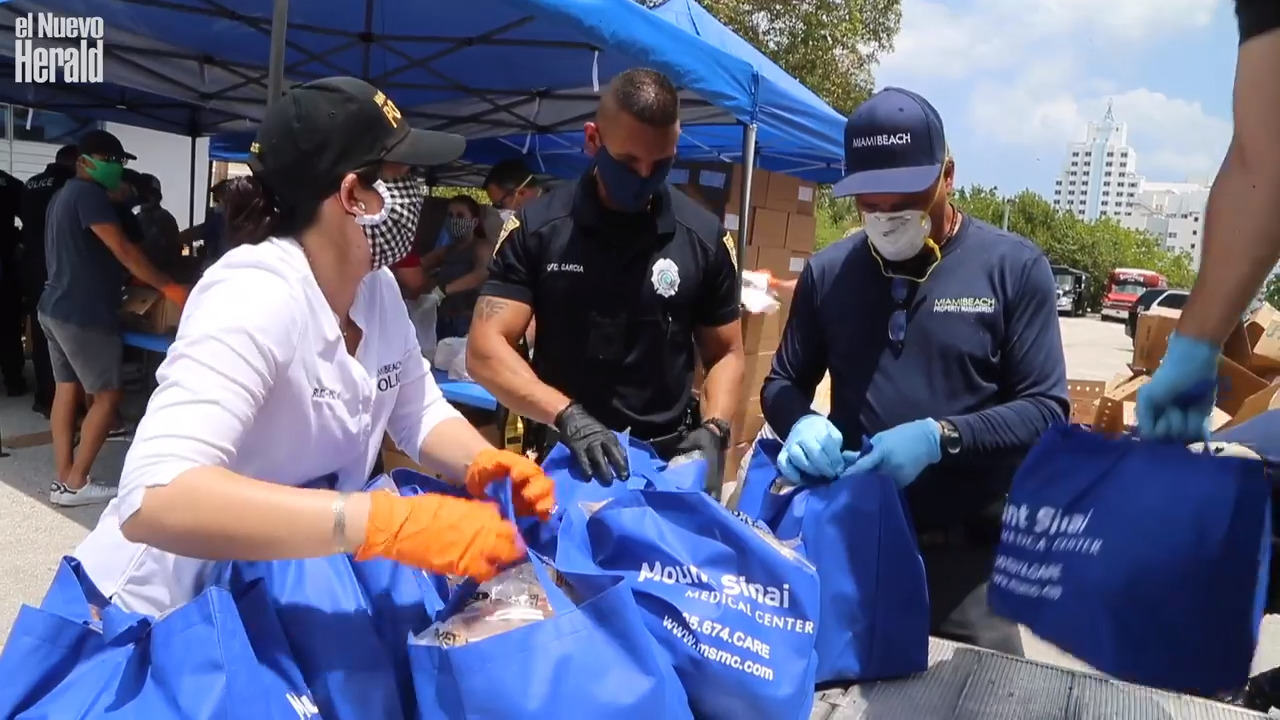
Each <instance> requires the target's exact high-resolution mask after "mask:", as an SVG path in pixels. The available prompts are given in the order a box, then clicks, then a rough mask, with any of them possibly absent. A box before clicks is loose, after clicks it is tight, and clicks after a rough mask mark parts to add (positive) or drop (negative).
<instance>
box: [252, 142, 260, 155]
mask: <svg viewBox="0 0 1280 720" xmlns="http://www.w3.org/2000/svg"><path fill="white" fill-rule="evenodd" d="M249 152H251V153H253V154H254V155H257V154H258V153H260V152H262V146H261V145H259V144H258V143H256V142H255V143H250V144H249Z"/></svg>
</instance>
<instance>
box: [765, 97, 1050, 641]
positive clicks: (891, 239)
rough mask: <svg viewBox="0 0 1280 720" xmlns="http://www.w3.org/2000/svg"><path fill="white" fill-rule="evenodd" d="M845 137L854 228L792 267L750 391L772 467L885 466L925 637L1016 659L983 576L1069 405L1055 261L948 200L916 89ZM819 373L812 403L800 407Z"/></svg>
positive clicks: (792, 470)
mask: <svg viewBox="0 0 1280 720" xmlns="http://www.w3.org/2000/svg"><path fill="white" fill-rule="evenodd" d="M844 137H845V167H846V168H848V170H849V172H850V174H849V175H848V176H847V177H846V178H844V179H843V180H842V181H840V182H839V183H837V184H836V185H835V186H834V189H833V192H834V194H835V195H836V196H837V197H846V196H850V195H852V196H853V198H854V200H855V202H856V203H857V206H858V211H859V212H860V213H861V214H862V217H863V219H864V222H865V227H866V230H865V231H863V232H859V233H857V234H856V235H853V236H851V237H848V238H845V239H844V240H841V241H840V242H837V243H835V244H834V245H832V246H830V247H827V248H825V249H823V250H821V251H819V252H817V253H815V254H814V255H813V257H812V258H811V259H810V261H809V263H808V264H807V265H806V266H805V268H804V271H803V272H802V273H801V274H800V279H799V282H798V283H797V286H796V291H795V296H794V298H793V299H792V304H791V312H790V316H789V317H788V318H787V322H786V325H785V327H784V328H783V331H782V340H781V344H780V346H779V348H778V351H777V354H776V355H775V356H774V361H773V367H772V369H771V370H770V372H769V375H768V377H767V378H766V379H765V382H764V386H763V388H762V390H761V393H760V402H761V407H762V409H763V410H764V416H765V419H766V420H767V421H768V423H769V426H770V427H772V428H773V430H774V431H776V432H777V434H778V436H779V437H784V438H786V441H785V443H784V446H783V450H782V452H781V454H780V455H779V458H778V469H779V471H780V472H781V473H782V474H783V475H784V476H786V477H787V478H788V479H790V480H792V481H793V482H799V483H805V482H830V481H831V480H832V479H834V478H836V477H838V476H840V475H842V474H843V473H845V472H854V473H858V472H879V473H883V474H885V475H888V476H889V477H891V478H892V479H893V480H894V481H895V482H896V483H897V484H898V486H899V487H902V488H904V489H905V494H906V500H907V505H908V507H909V509H910V516H911V518H912V519H913V521H914V523H915V527H916V531H917V534H918V537H919V544H920V551H921V555H922V557H923V558H924V564H925V571H926V573H927V576H928V588H929V602H930V605H931V608H932V631H933V634H935V635H939V636H941V637H945V638H949V639H952V640H956V641H959V642H965V643H970V644H973V645H978V646H981V647H985V648H989V649H992V650H999V651H1002V652H1007V653H1011V654H1014V655H1020V654H1021V653H1022V640H1021V635H1020V633H1019V630H1018V626H1017V625H1016V624H1014V623H1011V622H1009V621H1007V620H1005V619H1003V618H1000V617H997V616H996V615H994V614H992V612H991V610H990V609H989V608H988V607H987V600H986V597H987V591H986V582H987V578H988V577H989V576H990V575H991V569H992V566H993V563H994V558H995V551H996V546H997V544H998V542H999V539H1000V528H1001V524H1000V517H1001V511H1002V510H1003V506H1004V499H1005V495H1006V494H1007V493H1008V490H1009V484H1010V482H1011V481H1012V479H1013V474H1014V472H1015V471H1016V470H1017V467H1018V465H1019V464H1020V463H1021V461H1022V458H1023V456H1024V455H1025V454H1026V452H1027V450H1028V449H1030V448H1031V446H1032V445H1034V444H1035V442H1036V441H1037V440H1039V438H1040V436H1041V435H1042V434H1043V433H1044V431H1045V430H1046V429H1048V428H1049V426H1050V425H1052V424H1053V423H1059V422H1063V421H1064V419H1065V417H1066V413H1067V407H1068V405H1067V376H1066V363H1065V359H1064V357H1063V351H1062V339H1061V335H1060V333H1059V329H1058V315H1057V310H1056V300H1057V291H1056V286H1055V285H1054V281H1053V274H1052V272H1051V271H1050V270H1049V261H1048V260H1046V259H1045V256H1044V253H1042V252H1041V251H1040V249H1039V248H1037V247H1036V246H1035V245H1034V244H1033V243H1032V242H1031V241H1029V240H1027V239H1026V238H1022V237H1019V236H1017V235H1013V234H1011V233H1008V232H1004V231H1002V230H1000V229H999V228H996V227H993V226H991V225H988V224H987V223H984V222H982V221H981V220H977V219H975V218H971V217H967V216H964V215H962V214H961V213H960V211H959V210H958V209H957V208H956V207H955V206H954V205H952V204H951V200H950V195H951V192H952V187H953V183H954V179H955V163H954V161H953V160H952V159H951V157H950V156H949V155H948V153H947V150H946V140H945V137H944V133H943V125H942V118H941V117H940V116H939V115H938V112H937V110H935V109H934V108H933V106H932V105H930V104H929V102H928V101H927V100H925V99H924V98H922V97H920V96H919V95H917V94H915V93H913V92H909V91H907V90H902V89H899V88H887V89H885V90H882V91H881V92H879V93H877V94H875V95H873V96H871V98H870V99H868V100H867V101H866V102H864V103H863V104H862V105H860V106H859V107H858V108H857V109H856V110H854V112H853V114H851V115H850V116H849V120H848V124H847V125H846V126H845V133H844ZM884 138H892V139H895V140H896V141H895V142H884V141H883V139H884ZM851 309H856V312H853V311H851ZM828 372H830V374H831V391H832V392H831V414H830V417H824V416H822V415H819V414H817V413H814V412H813V410H811V409H810V406H811V405H812V403H813V398H814V392H815V390H816V389H817V387H818V384H819V383H820V382H821V381H822V378H823V376H824V375H825V374H827V373H828ZM868 436H869V437H870V449H869V450H866V448H865V446H864V438H866V437H868Z"/></svg>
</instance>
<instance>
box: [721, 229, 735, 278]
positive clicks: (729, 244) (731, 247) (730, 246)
mask: <svg viewBox="0 0 1280 720" xmlns="http://www.w3.org/2000/svg"><path fill="white" fill-rule="evenodd" d="M720 240H721V242H723V243H724V248H725V250H728V251H729V259H730V260H731V261H733V269H734V270H737V269H738V241H737V240H734V239H733V234H732V233H730V232H729V231H728V230H725V231H724V237H723V238H721V239H720Z"/></svg>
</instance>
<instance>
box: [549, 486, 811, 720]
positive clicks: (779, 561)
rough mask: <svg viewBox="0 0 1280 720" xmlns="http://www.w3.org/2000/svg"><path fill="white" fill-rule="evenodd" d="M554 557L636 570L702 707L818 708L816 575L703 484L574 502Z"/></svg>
mask: <svg viewBox="0 0 1280 720" xmlns="http://www.w3.org/2000/svg"><path fill="white" fill-rule="evenodd" d="M659 484H661V483H660V482H659ZM555 566H556V569H558V570H559V571H560V572H562V573H565V574H571V573H572V574H575V575H576V576H578V577H579V579H578V580H577V581H576V583H577V584H576V586H581V587H590V583H591V580H592V576H593V575H594V576H596V582H599V583H608V582H612V581H613V580H612V579H613V578H614V577H617V576H619V575H621V576H622V577H625V578H626V579H627V581H628V583H629V586H630V588H631V590H632V591H633V592H634V594H635V597H636V602H637V603H638V604H639V606H640V610H641V612H642V614H643V616H644V620H645V623H646V625H647V627H648V628H649V632H650V633H651V634H652V635H653V637H654V639H656V640H657V642H658V645H659V646H660V647H662V648H663V649H664V650H665V652H666V657H667V658H668V661H669V663H670V664H671V665H672V666H673V667H674V668H675V671H676V673H677V674H678V675H679V676H680V680H681V682H683V683H684V686H685V690H686V691H687V692H688V694H689V704H690V705H691V706H692V708H693V710H694V713H695V714H696V715H697V717H699V718H701V719H703V720H719V719H721V718H723V719H724V720H729V719H731V718H734V719H736V718H751V717H757V718H771V719H777V720H797V719H800V718H808V717H809V713H810V710H811V708H812V705H813V686H814V670H815V668H816V657H815V655H814V634H815V631H816V630H817V620H818V577H817V574H816V572H815V571H814V569H813V566H812V565H810V564H809V562H808V561H807V560H805V559H804V558H803V557H801V556H800V555H799V554H798V553H796V552H795V551H794V550H792V549H791V548H789V547H787V546H785V545H784V544H782V543H780V542H778V541H777V540H776V539H775V538H774V537H773V535H772V534H771V533H769V532H768V531H767V530H766V529H764V528H761V527H758V526H756V525H755V524H753V523H751V522H750V521H744V520H743V519H741V518H738V517H735V516H734V515H733V513H731V512H730V511H729V510H727V509H725V508H724V507H723V506H721V505H720V504H719V503H717V502H716V501H715V500H714V499H712V498H710V497H708V496H707V495H705V494H703V493H694V492H662V491H656V490H629V491H627V492H626V493H625V494H623V495H619V496H617V497H614V498H612V499H609V500H607V501H604V502H601V503H596V504H589V503H582V504H579V505H576V506H573V507H570V508H568V510H567V511H566V514H565V518H564V522H563V523H562V525H561V526H560V535H559V545H558V548H557V552H556V559H555Z"/></svg>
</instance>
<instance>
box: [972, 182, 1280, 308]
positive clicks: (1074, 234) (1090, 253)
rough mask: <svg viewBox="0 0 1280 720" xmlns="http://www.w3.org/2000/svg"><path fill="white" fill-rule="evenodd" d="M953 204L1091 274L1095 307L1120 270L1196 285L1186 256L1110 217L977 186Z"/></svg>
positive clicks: (1091, 297) (1026, 193)
mask: <svg viewBox="0 0 1280 720" xmlns="http://www.w3.org/2000/svg"><path fill="white" fill-rule="evenodd" d="M953 200H954V202H955V203H956V206H957V207H959V208H960V209H961V210H962V211H964V212H965V213H967V214H969V215H970V216H971V217H975V218H980V219H982V220H985V221H987V222H989V223H992V224H994V225H1002V224H1003V223H1005V222H1006V218H1007V222H1008V229H1009V231H1010V232H1014V233H1017V234H1019V235H1022V236H1023V237H1026V238H1028V239H1030V240H1031V241H1032V242H1034V243H1036V244H1037V245H1039V246H1040V247H1041V248H1042V249H1043V250H1044V253H1045V255H1046V256H1047V257H1048V258H1049V262H1050V263H1053V264H1055V265H1067V266H1069V267H1072V268H1075V269H1077V270H1083V271H1084V272H1086V273H1088V274H1089V284H1088V287H1087V297H1088V299H1089V304H1090V305H1091V306H1097V305H1098V303H1099V302H1100V301H1101V298H1102V292H1103V290H1104V288H1105V286H1106V282H1107V276H1108V275H1109V274H1110V273H1111V271H1112V270H1114V269H1116V268H1118V267H1133V268H1143V269H1146V270H1153V271H1155V272H1158V273H1160V274H1162V275H1164V276H1165V277H1166V278H1167V279H1168V281H1169V285H1170V286H1171V287H1178V288H1189V287H1191V284H1192V283H1193V282H1194V281H1195V273H1194V271H1193V270H1192V269H1191V256H1190V255H1189V254H1188V253H1185V252H1173V251H1170V250H1167V249H1166V248H1165V247H1164V245H1163V243H1162V242H1161V241H1160V239H1158V238H1156V237H1155V236H1154V235H1151V234H1150V233H1146V232H1140V231H1137V230H1131V229H1128V228H1125V227H1121V226H1120V224H1119V223H1117V222H1116V221H1115V220H1113V219H1111V218H1104V219H1101V220H1098V221H1094V222H1083V221H1081V220H1080V219H1078V218H1076V217H1075V216H1074V215H1072V214H1070V213H1067V212H1063V211H1060V210H1056V209H1054V207H1053V206H1052V205H1051V204H1050V203H1049V202H1048V201H1047V200H1045V199H1044V198H1042V197H1040V196H1039V195H1037V194H1036V193H1034V192H1031V191H1030V190H1023V191H1022V192H1020V193H1018V194H1017V195H1014V196H1013V197H1005V196H1003V195H1001V194H1000V192H999V191H998V190H997V189H996V188H987V187H982V186H978V185H974V186H971V187H968V188H961V189H959V190H957V191H956V193H955V195H954V196H953ZM1006 213H1007V214H1006ZM1278 291H1280V289H1278Z"/></svg>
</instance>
